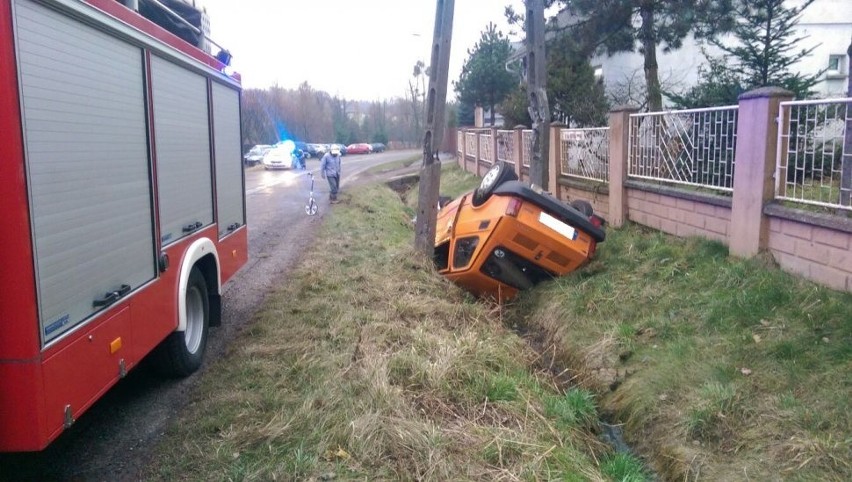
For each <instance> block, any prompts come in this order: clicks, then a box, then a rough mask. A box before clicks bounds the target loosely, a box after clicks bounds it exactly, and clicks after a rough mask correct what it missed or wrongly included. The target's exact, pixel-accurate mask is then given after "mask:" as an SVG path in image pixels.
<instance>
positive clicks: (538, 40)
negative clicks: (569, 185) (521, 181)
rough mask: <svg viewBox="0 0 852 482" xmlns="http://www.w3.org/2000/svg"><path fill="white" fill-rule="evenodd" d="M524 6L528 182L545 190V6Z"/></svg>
mask: <svg viewBox="0 0 852 482" xmlns="http://www.w3.org/2000/svg"><path fill="white" fill-rule="evenodd" d="M524 4H525V5H526V9H527V12H526V19H527V21H526V31H527V38H526V42H525V43H526V47H527V96H528V97H529V101H530V106H529V111H530V118H532V128H533V145H532V159H531V160H530V181H531V182H532V183H533V184H537V185H539V186H540V187H541V188H542V189H544V190H547V189H549V187H548V185H547V184H548V179H549V177H550V173H549V172H548V171H549V170H550V167H549V164H550V163H549V157H550V106H549V105H548V103H547V60H546V59H545V53H544V3H543V2H542V0H524ZM554 187H555V186H554Z"/></svg>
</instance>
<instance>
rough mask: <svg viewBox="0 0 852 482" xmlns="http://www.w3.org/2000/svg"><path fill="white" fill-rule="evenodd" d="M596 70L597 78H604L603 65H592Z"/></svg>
mask: <svg viewBox="0 0 852 482" xmlns="http://www.w3.org/2000/svg"><path fill="white" fill-rule="evenodd" d="M592 68H593V69H594V71H595V80H601V79H602V78H603V66H602V65H596V66H594V67H592Z"/></svg>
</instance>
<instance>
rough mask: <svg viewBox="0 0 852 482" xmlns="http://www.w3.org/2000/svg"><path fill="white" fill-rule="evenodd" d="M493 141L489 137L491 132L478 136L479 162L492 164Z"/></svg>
mask: <svg viewBox="0 0 852 482" xmlns="http://www.w3.org/2000/svg"><path fill="white" fill-rule="evenodd" d="M493 150H494V141H493V137H492V136H491V131H488V133H487V134H485V133H483V134H479V160H480V161H482V162H487V163H489V164H493V163H494V153H493V152H492V151H493Z"/></svg>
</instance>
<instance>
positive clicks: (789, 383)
mask: <svg viewBox="0 0 852 482" xmlns="http://www.w3.org/2000/svg"><path fill="white" fill-rule="evenodd" d="M598 253H599V255H598V258H597V259H596V260H595V261H593V262H592V263H591V264H590V265H589V266H588V267H587V268H586V269H584V270H581V271H578V272H576V273H574V274H573V275H571V276H568V277H565V278H562V279H559V280H556V281H555V282H553V283H548V284H545V285H541V286H540V287H538V288H537V289H536V290H534V291H532V292H530V293H528V296H525V297H522V298H520V299H519V301H518V302H517V303H516V304H515V305H514V306H512V307H511V308H510V312H511V314H510V315H509V317H510V318H511V319H513V320H515V322H516V323H517V324H518V325H519V326H520V327H521V329H522V330H525V331H529V332H531V333H537V336H538V337H539V339H541V340H543V344H544V345H545V346H550V347H552V350H553V351H554V352H555V353H557V358H558V359H559V361H558V363H559V364H561V365H564V366H570V367H572V368H573V369H574V370H575V371H576V374H575V375H576V377H577V380H578V382H579V383H580V386H582V387H584V388H586V389H588V390H590V391H591V392H592V393H595V394H596V395H598V399H599V400H600V406H601V407H602V411H603V412H605V413H608V414H609V415H611V416H614V417H615V418H616V419H618V420H621V421H623V422H625V433H626V434H627V439H628V441H629V442H631V443H633V444H634V447H636V448H638V449H639V450H640V452H641V453H643V454H646V455H648V456H649V457H650V458H651V459H652V461H653V464H652V465H653V466H654V467H655V469H656V470H657V471H658V473H660V474H661V475H662V476H663V478H665V479H667V480H696V479H701V480H779V479H784V480H838V481H839V480H852V466H850V464H852V425H850V401H849V399H850V395H852V390H851V389H852V376H850V374H852V295H849V294H844V293H839V292H835V291H831V290H828V289H825V288H822V287H819V286H817V285H815V284H813V283H810V282H807V281H803V280H801V279H799V278H796V277H794V276H790V275H788V274H786V273H783V272H782V271H780V270H779V269H778V268H777V267H776V266H774V264H773V263H772V262H771V260H769V259H767V258H765V257H764V258H757V259H752V260H748V261H743V260H735V259H732V258H729V257H728V252H727V249H726V248H725V247H724V246H723V245H721V244H718V243H715V242H710V241H704V240H699V239H686V240H684V239H678V238H674V237H671V236H666V235H663V234H661V233H659V232H656V231H652V230H647V229H643V228H641V227H639V226H636V225H630V226H627V227H625V228H623V229H618V230H612V229H611V230H609V232H608V237H607V241H606V242H605V243H604V244H603V245H601V246H600V247H599V249H598Z"/></svg>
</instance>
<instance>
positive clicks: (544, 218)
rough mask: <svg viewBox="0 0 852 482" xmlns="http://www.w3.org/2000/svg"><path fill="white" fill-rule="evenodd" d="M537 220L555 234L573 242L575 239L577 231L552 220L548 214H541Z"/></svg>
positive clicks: (554, 219) (556, 220)
mask: <svg viewBox="0 0 852 482" xmlns="http://www.w3.org/2000/svg"><path fill="white" fill-rule="evenodd" d="M538 220H539V222H540V223H541V224H544V225H545V226H547V227H548V228H550V229H552V230H554V231H556V232H557V233H559V234H561V235H562V236H565V237H566V238H568V239H570V240H571V241H574V240H576V239H577V230H576V229H574V228H572V227H571V226H568V225H567V224H565V223H563V222H562V221H560V220H558V219H556V218H554V217H553V216H551V215H550V214H547V213H541V214H540V215H539V217H538Z"/></svg>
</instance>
